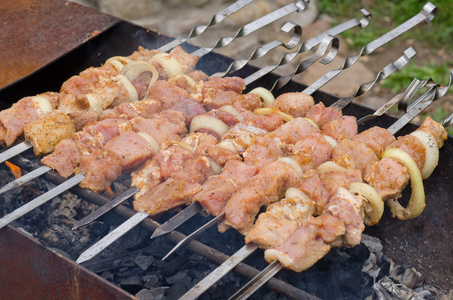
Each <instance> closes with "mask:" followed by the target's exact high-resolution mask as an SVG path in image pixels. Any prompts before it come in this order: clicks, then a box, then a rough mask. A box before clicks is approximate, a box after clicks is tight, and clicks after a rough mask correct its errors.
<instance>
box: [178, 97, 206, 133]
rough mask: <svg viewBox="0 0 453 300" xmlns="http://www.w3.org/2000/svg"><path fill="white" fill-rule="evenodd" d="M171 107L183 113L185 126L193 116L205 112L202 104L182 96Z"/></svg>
mask: <svg viewBox="0 0 453 300" xmlns="http://www.w3.org/2000/svg"><path fill="white" fill-rule="evenodd" d="M171 109H172V110H175V111H179V112H181V113H182V114H183V116H184V117H185V123H186V126H189V125H190V122H191V121H192V119H193V118H194V117H195V116H198V115H203V114H206V109H205V108H204V106H203V105H202V104H201V103H200V102H198V101H196V100H194V99H192V98H182V99H181V100H180V101H179V102H178V103H175V104H174V105H173V106H172V107H171Z"/></svg>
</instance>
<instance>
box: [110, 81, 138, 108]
mask: <svg viewBox="0 0 453 300" xmlns="http://www.w3.org/2000/svg"><path fill="white" fill-rule="evenodd" d="M115 79H116V80H118V81H119V82H121V84H122V85H123V87H124V88H125V89H126V91H127V93H128V94H129V101H130V102H135V101H137V100H138V93H137V89H136V88H135V87H134V85H133V84H132V83H131V82H130V81H129V79H127V77H126V76H124V75H122V74H118V75H117V76H116V77H115Z"/></svg>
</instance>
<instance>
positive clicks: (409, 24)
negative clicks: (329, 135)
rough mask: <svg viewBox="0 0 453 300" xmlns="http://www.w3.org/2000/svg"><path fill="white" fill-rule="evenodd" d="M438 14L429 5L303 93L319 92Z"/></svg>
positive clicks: (433, 7) (431, 5)
mask: <svg viewBox="0 0 453 300" xmlns="http://www.w3.org/2000/svg"><path fill="white" fill-rule="evenodd" d="M435 13H436V7H435V6H434V5H433V4H431V3H429V2H428V3H427V4H425V6H424V7H423V9H422V11H421V12H420V13H418V14H417V15H415V16H414V17H412V18H410V19H409V20H407V21H406V22H404V23H403V24H401V25H399V26H398V27H396V28H394V29H392V30H390V31H389V32H387V33H385V34H383V35H382V36H380V37H379V38H377V39H375V40H374V41H372V42H370V43H368V44H366V45H365V46H364V47H363V48H362V49H361V50H360V52H359V54H358V55H357V56H350V57H347V58H346V59H345V61H344V63H343V65H342V66H341V67H340V68H338V69H336V70H332V71H330V72H328V73H327V74H325V75H324V76H322V77H321V78H320V79H318V80H317V81H315V82H314V83H313V84H312V85H310V86H309V87H307V88H306V89H305V90H304V91H303V93H306V94H310V95H311V94H313V93H314V92H315V91H317V90H319V89H320V88H321V87H323V86H324V85H325V84H327V83H328V82H330V81H331V80H332V79H333V78H335V77H336V76H337V75H339V74H340V73H341V72H342V71H343V70H345V69H348V68H350V67H352V66H353V65H354V64H355V63H356V62H357V61H358V60H359V59H360V58H361V57H362V56H365V55H369V54H371V53H372V52H373V51H374V50H376V49H377V48H380V47H382V46H383V45H385V44H386V43H388V42H389V41H391V40H393V39H395V38H396V37H398V36H400V35H401V34H403V33H404V32H406V31H408V30H409V29H411V28H413V27H415V26H416V25H417V24H419V23H420V22H422V21H425V22H429V21H431V20H432V18H434V15H435Z"/></svg>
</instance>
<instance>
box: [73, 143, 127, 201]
mask: <svg viewBox="0 0 453 300" xmlns="http://www.w3.org/2000/svg"><path fill="white" fill-rule="evenodd" d="M121 171H122V169H121V162H120V161H119V160H118V159H117V158H116V157H115V156H114V155H113V154H111V153H109V152H108V151H105V150H101V149H96V150H94V151H93V152H92V153H85V154H83V155H82V157H81V158H80V164H79V166H78V167H77V168H76V169H75V170H74V173H75V174H83V175H84V176H85V178H84V179H83V181H82V182H81V183H80V187H81V188H85V189H90V190H92V191H94V192H96V193H101V192H103V191H105V190H106V189H107V188H108V187H110V185H111V184H112V182H113V181H115V180H116V179H117V178H118V176H120V175H121Z"/></svg>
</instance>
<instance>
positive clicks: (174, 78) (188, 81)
mask: <svg viewBox="0 0 453 300" xmlns="http://www.w3.org/2000/svg"><path fill="white" fill-rule="evenodd" d="M179 78H185V79H186V80H187V83H188V84H189V86H190V87H191V88H192V89H193V88H194V87H195V86H196V85H197V83H196V82H195V80H193V78H192V77H190V76H188V75H185V74H179V75H176V76H174V77H172V78H170V79H169V80H168V82H170V83H172V82H174V81H176V80H178V79H179Z"/></svg>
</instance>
